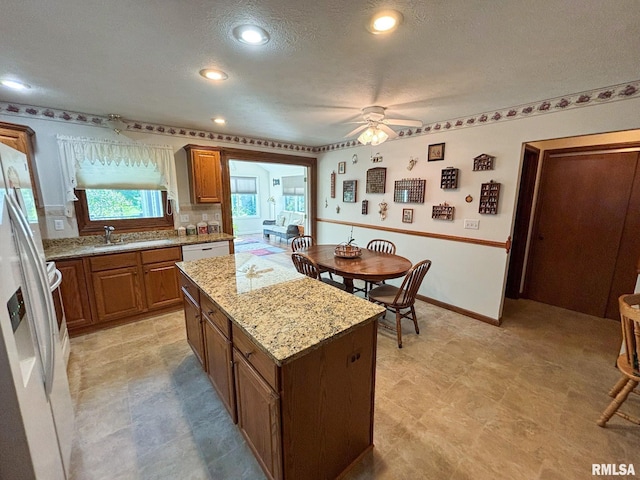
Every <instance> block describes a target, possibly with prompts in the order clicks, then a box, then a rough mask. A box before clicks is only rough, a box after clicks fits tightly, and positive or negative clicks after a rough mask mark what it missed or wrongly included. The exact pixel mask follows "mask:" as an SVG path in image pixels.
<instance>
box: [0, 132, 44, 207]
mask: <svg viewBox="0 0 640 480" xmlns="http://www.w3.org/2000/svg"><path fill="white" fill-rule="evenodd" d="M34 135H35V132H34V131H33V130H31V128H29V127H27V126H26V125H16V124H13V123H5V122H0V142H1V143H4V144H5V145H9V146H10V147H11V148H14V149H16V150H18V151H19V152H22V153H24V154H25V155H26V156H27V161H28V162H29V175H30V177H31V185H32V186H33V196H34V197H35V201H36V207H42V206H43V204H42V195H41V193H40V184H39V183H38V174H37V170H36V162H35V158H34V156H33V143H32V138H33V136H34Z"/></svg>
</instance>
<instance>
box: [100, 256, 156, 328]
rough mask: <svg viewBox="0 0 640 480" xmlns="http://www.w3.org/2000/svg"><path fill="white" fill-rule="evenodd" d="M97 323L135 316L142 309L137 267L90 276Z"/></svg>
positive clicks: (140, 284) (140, 286)
mask: <svg viewBox="0 0 640 480" xmlns="http://www.w3.org/2000/svg"><path fill="white" fill-rule="evenodd" d="M91 275H92V279H93V293H94V296H95V301H96V310H97V315H98V318H97V321H98V322H108V321H110V320H115V319H118V318H122V317H126V316H130V315H136V314H138V313H141V312H142V311H143V309H144V306H143V304H142V295H141V293H142V283H141V281H140V277H139V276H138V267H137V266H135V267H124V268H115V269H112V270H105V271H102V272H94V273H92V274H91Z"/></svg>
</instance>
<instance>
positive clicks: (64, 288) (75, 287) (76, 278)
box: [56, 258, 93, 331]
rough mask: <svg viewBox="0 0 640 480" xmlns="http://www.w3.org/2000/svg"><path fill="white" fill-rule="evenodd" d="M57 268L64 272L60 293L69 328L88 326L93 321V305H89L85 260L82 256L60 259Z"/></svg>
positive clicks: (71, 329)
mask: <svg viewBox="0 0 640 480" xmlns="http://www.w3.org/2000/svg"><path fill="white" fill-rule="evenodd" d="M56 268H57V269H58V270H60V273H61V274H62V283H61V284H60V294H61V295H62V303H63V305H64V313H65V318H66V319H67V328H68V329H69V330H70V331H73V330H74V329H76V330H77V329H78V328H82V327H88V326H90V325H91V324H92V323H93V320H92V318H91V306H90V305H89V290H88V288H87V280H86V277H85V273H84V262H83V261H82V259H81V258H78V259H74V260H59V261H57V262H56Z"/></svg>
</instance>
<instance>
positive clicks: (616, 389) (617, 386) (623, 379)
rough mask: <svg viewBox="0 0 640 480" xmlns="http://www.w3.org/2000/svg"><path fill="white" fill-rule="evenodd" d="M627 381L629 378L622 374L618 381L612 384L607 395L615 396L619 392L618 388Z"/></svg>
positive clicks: (620, 388) (621, 387)
mask: <svg viewBox="0 0 640 480" xmlns="http://www.w3.org/2000/svg"><path fill="white" fill-rule="evenodd" d="M628 381H629V379H628V378H627V377H625V376H623V377H622V378H621V379H620V380H618V383H616V384H615V385H614V386H613V388H612V389H611V391H610V392H609V396H610V397H611V398H616V395H618V394H619V393H620V390H622V389H623V387H624V386H625V385H626V384H627V382H628Z"/></svg>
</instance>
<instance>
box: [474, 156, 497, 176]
mask: <svg viewBox="0 0 640 480" xmlns="http://www.w3.org/2000/svg"><path fill="white" fill-rule="evenodd" d="M495 159H496V157H492V156H491V155H487V154H486V153H483V154H481V155H478V156H477V157H476V158H474V159H473V171H474V172H477V171H481V170H493V168H494V162H495Z"/></svg>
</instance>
